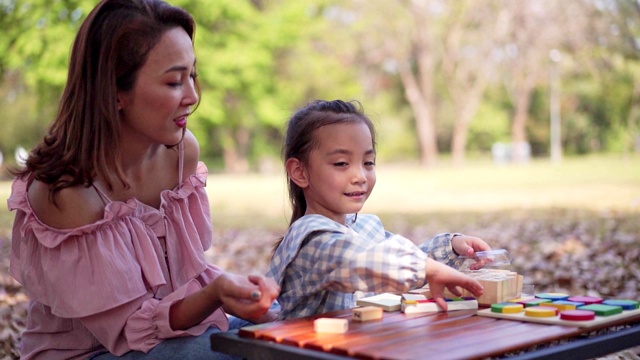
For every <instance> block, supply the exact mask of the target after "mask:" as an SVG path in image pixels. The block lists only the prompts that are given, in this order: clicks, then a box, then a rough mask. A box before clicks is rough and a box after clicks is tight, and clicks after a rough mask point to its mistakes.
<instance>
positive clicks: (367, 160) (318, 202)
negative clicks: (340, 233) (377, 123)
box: [303, 122, 376, 224]
mask: <svg viewBox="0 0 640 360" xmlns="http://www.w3.org/2000/svg"><path fill="white" fill-rule="evenodd" d="M314 136H315V137H316V140H317V144H318V147H317V148H315V149H313V150H311V153H310V154H309V163H308V164H307V166H306V167H305V173H306V177H307V179H308V184H307V186H306V187H303V189H304V195H305V198H306V200H307V212H306V214H320V215H324V216H326V217H328V218H330V219H332V220H334V221H337V222H339V223H341V224H345V221H346V215H347V214H353V213H357V212H358V211H360V210H361V209H362V206H363V205H364V203H365V201H366V200H367V198H368V197H369V195H370V194H371V191H372V190H373V187H374V185H375V184H376V172H375V162H376V154H375V150H374V148H373V141H372V139H371V132H370V131H369V128H368V127H367V125H365V124H364V123H362V122H351V123H340V124H334V125H327V126H323V127H321V128H319V129H318V130H316V133H315V134H314Z"/></svg>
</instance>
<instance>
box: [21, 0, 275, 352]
mask: <svg viewBox="0 0 640 360" xmlns="http://www.w3.org/2000/svg"><path fill="white" fill-rule="evenodd" d="M194 30H195V23H194V21H193V18H192V17H191V16H190V15H189V14H188V13H187V12H186V11H184V10H182V9H180V8H177V7H173V6H171V5H169V4H167V3H165V2H163V1H160V0H103V1H101V2H100V3H99V4H98V5H97V6H96V7H95V8H94V9H93V11H92V12H91V13H90V14H89V16H88V17H87V19H86V20H85V21H84V23H83V24H82V26H81V28H80V30H79V33H78V35H77V37H76V40H75V43H74V46H73V49H72V54H71V61H70V68H69V78H68V83H67V86H66V88H65V91H64V94H63V97H62V100H61V103H60V111H59V114H58V116H57V118H56V119H55V121H54V122H53V124H52V125H51V127H50V129H49V132H48V134H47V135H46V137H45V138H44V140H43V141H42V142H41V143H40V144H38V145H37V146H36V147H35V148H34V149H33V151H32V152H31V153H30V155H29V158H28V159H27V161H26V166H25V168H24V169H21V170H19V171H16V172H15V175H16V180H15V181H14V184H13V188H12V195H11V197H10V199H9V207H10V209H11V210H16V218H15V223H14V230H13V239H12V243H13V253H12V259H11V267H10V272H11V274H12V276H14V277H15V278H16V279H17V280H18V281H19V282H20V283H22V284H23V285H24V287H25V289H26V290H27V292H28V294H29V296H30V298H31V303H30V307H29V321H28V326H27V329H26V331H25V332H24V333H23V341H22V358H23V359H32V358H47V359H50V358H65V359H66V358H74V359H76V358H78V359H79V358H88V357H92V358H95V359H107V358H118V357H120V356H122V358H127V359H129V358H143V357H144V356H146V355H145V354H148V356H149V358H154V359H159V358H189V359H198V358H211V357H212V356H218V357H219V358H222V357H224V356H223V355H222V354H219V353H214V352H212V351H211V347H210V343H209V334H211V333H212V332H218V331H225V330H227V329H228V328H229V321H228V318H227V316H226V314H225V312H227V313H230V314H234V315H237V316H239V317H241V318H245V319H249V320H251V321H256V322H257V321H261V320H262V319H264V318H265V317H266V316H267V315H268V310H269V308H270V306H271V304H272V303H273V301H274V299H275V298H276V297H277V295H278V292H279V288H278V286H277V285H276V284H275V282H274V281H273V280H272V279H268V278H264V277H261V276H249V277H246V276H240V275H235V274H230V273H226V272H225V271H223V270H222V269H220V268H218V267H216V266H214V265H211V264H208V263H207V262H206V260H205V257H204V251H205V250H206V249H208V248H209V246H210V245H211V237H212V225H211V217H210V213H209V202H208V199H207V194H206V192H205V189H204V186H205V183H206V179H207V169H206V167H205V165H204V164H203V163H202V162H200V161H199V147H198V143H197V140H196V139H195V137H194V136H193V134H192V133H191V132H190V131H188V130H187V124H188V118H189V115H190V114H191V112H192V111H193V109H194V108H195V107H196V106H197V104H198V101H199V91H198V85H197V81H196V58H195V54H194V49H193V36H194ZM123 355H124V356H123Z"/></svg>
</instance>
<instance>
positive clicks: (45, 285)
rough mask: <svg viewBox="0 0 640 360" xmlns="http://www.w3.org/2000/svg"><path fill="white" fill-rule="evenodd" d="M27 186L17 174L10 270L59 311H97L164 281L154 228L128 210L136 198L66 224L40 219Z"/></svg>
mask: <svg viewBox="0 0 640 360" xmlns="http://www.w3.org/2000/svg"><path fill="white" fill-rule="evenodd" d="M26 192H27V181H26V180H24V179H17V180H15V181H14V184H13V187H12V194H11V197H10V198H9V201H8V205H9V209H10V210H17V214H16V219H15V222H14V227H13V238H12V259H11V265H10V270H9V271H10V273H11V275H12V276H13V277H14V278H15V279H16V280H18V281H19V282H20V283H22V284H23V285H24V287H25V288H26V289H27V291H28V292H29V296H30V297H31V299H33V300H36V301H38V302H40V303H42V304H45V305H47V306H50V307H51V311H52V313H53V314H54V315H57V316H60V317H82V316H87V315H91V314H95V313H98V312H101V311H105V310H108V309H111V308H114V307H116V306H119V305H121V304H124V303H126V302H129V301H131V300H133V299H135V298H138V297H140V296H142V295H143V294H145V293H146V287H145V281H146V282H147V283H148V284H149V286H150V287H151V288H157V287H158V286H161V285H164V284H165V281H164V278H163V275H162V270H161V268H160V266H159V263H158V259H157V253H158V252H157V249H154V244H153V242H152V241H150V236H153V234H150V233H149V231H148V229H147V228H146V227H145V226H144V224H143V223H142V222H140V221H136V220H135V219H134V218H131V217H130V216H129V215H131V214H133V212H134V211H135V210H136V203H135V202H134V201H129V202H127V203H110V204H109V205H108V206H107V207H106V209H105V215H104V218H103V219H102V220H100V221H98V222H96V223H94V224H90V225H87V226H83V227H80V228H76V229H69V230H67V229H65V230H61V229H55V228H51V227H49V226H47V225H45V224H43V223H42V222H40V221H39V219H38V218H37V217H36V216H35V214H34V212H33V210H32V209H31V207H30V205H29V202H28V200H27V194H26ZM114 289H117V291H114Z"/></svg>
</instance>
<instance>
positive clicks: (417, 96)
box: [399, 62, 438, 167]
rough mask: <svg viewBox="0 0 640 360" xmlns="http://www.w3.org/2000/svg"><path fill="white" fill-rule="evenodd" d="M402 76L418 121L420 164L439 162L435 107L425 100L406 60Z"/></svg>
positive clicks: (407, 95)
mask: <svg viewBox="0 0 640 360" xmlns="http://www.w3.org/2000/svg"><path fill="white" fill-rule="evenodd" d="M399 71H400V78H401V80H402V84H403V85H404V94H405V97H406V98H407V101H408V102H409V104H410V105H411V110H412V111H413V115H414V117H415V121H416V130H417V136H418V144H419V146H420V164H421V165H423V166H426V167H431V166H434V165H435V164H436V163H437V157H438V145H437V142H436V129H435V125H434V116H433V108H432V107H431V106H430V104H428V103H427V101H426V100H425V96H424V95H423V92H422V91H421V90H420V87H419V86H418V82H417V81H416V78H415V76H414V74H413V71H411V68H410V65H409V64H407V63H406V62H405V63H403V64H401V65H400V67H399Z"/></svg>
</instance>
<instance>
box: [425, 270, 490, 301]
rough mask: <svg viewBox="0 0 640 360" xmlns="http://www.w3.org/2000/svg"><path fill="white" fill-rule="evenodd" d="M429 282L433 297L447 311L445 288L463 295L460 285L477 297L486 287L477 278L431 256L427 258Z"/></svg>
mask: <svg viewBox="0 0 640 360" xmlns="http://www.w3.org/2000/svg"><path fill="white" fill-rule="evenodd" d="M427 282H428V283H429V290H430V292H431V297H432V298H433V299H434V300H435V301H436V303H437V304H438V305H440V306H441V307H442V309H444V311H447V302H446V301H445V300H444V289H445V288H446V289H448V290H449V291H451V292H452V293H453V294H455V295H457V296H461V295H462V293H461V292H460V290H459V289H458V288H457V287H458V286H459V287H462V288H464V289H466V290H468V291H470V292H471V293H472V294H473V295H475V296H476V297H479V296H481V295H482V294H483V293H484V288H483V287H482V285H480V283H479V282H478V281H477V280H476V279H473V278H471V277H469V276H467V275H465V274H463V273H461V272H460V271H458V270H456V269H454V268H452V267H449V266H447V265H445V264H443V263H440V262H437V261H436V260H433V259H431V258H429V259H427Z"/></svg>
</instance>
